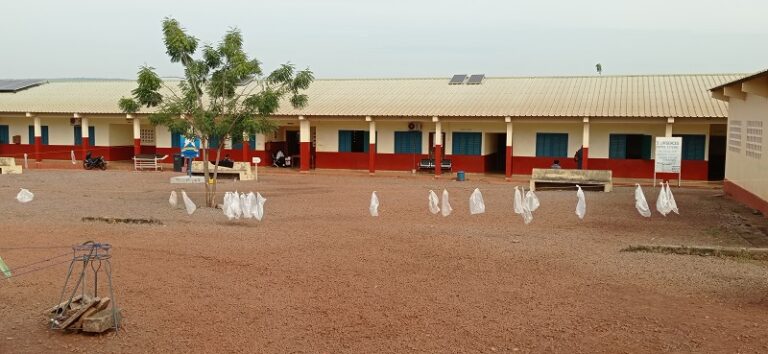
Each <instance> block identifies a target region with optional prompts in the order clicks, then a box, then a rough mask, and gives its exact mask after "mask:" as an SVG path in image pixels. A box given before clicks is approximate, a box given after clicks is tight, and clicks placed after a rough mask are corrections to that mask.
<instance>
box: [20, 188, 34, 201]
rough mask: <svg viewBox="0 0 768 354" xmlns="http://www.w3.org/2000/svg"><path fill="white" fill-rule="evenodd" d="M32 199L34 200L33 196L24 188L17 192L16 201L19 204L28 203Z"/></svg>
mask: <svg viewBox="0 0 768 354" xmlns="http://www.w3.org/2000/svg"><path fill="white" fill-rule="evenodd" d="M32 199H35V194H34V193H32V192H30V191H29V190H27V189H24V188H22V189H21V190H20V191H19V194H16V200H18V201H19V202H20V203H29V202H31V201H32Z"/></svg>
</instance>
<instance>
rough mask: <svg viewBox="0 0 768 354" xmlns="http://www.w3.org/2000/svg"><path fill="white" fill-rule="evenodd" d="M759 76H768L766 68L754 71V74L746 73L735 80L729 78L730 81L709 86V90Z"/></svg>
mask: <svg viewBox="0 0 768 354" xmlns="http://www.w3.org/2000/svg"><path fill="white" fill-rule="evenodd" d="M760 76H768V69H765V70H763V71H759V72H756V73H754V74H750V75H746V76H744V75H742V76H740V77H739V78H737V79H736V80H731V81H728V82H724V83H721V84H720V85H718V86H715V87H713V88H711V89H710V91H714V90H718V89H720V88H723V87H725V86H728V85H733V84H735V83H742V82H744V81H747V80H751V79H754V78H756V77H760Z"/></svg>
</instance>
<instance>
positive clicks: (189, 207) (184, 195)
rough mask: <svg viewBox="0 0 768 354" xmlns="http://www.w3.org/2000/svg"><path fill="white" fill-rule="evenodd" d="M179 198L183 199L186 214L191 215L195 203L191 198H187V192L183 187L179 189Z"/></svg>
mask: <svg viewBox="0 0 768 354" xmlns="http://www.w3.org/2000/svg"><path fill="white" fill-rule="evenodd" d="M181 199H182V200H184V208H185V209H187V214H188V215H192V213H194V212H195V210H197V205H195V203H194V202H193V201H192V199H189V197H188V196H187V192H185V191H184V190H183V189H182V190H181Z"/></svg>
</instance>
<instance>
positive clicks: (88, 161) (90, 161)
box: [83, 151, 107, 170]
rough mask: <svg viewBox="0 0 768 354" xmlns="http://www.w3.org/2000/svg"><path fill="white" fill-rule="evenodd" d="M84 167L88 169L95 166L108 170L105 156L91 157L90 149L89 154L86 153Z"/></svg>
mask: <svg viewBox="0 0 768 354" xmlns="http://www.w3.org/2000/svg"><path fill="white" fill-rule="evenodd" d="M83 168H85V169H86V170H92V169H94V168H98V169H101V170H106V169H107V161H104V156H99V157H97V158H91V152H90V151H89V152H88V153H87V154H85V160H83Z"/></svg>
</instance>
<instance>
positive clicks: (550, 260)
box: [0, 170, 768, 353]
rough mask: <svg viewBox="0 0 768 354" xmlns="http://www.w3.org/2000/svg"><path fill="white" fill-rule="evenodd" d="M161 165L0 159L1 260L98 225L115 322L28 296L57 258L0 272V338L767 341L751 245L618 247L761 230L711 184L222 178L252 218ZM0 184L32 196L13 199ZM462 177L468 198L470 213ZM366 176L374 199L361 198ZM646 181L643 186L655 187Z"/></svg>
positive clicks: (762, 281)
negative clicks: (440, 203)
mask: <svg viewBox="0 0 768 354" xmlns="http://www.w3.org/2000/svg"><path fill="white" fill-rule="evenodd" d="M172 175H173V174H172V173H151V172H150V173H133V172H109V171H107V172H99V171H92V172H83V171H43V170H36V171H25V174H23V175H19V176H10V175H3V176H2V177H0V257H2V258H3V259H4V260H5V261H6V262H7V263H8V264H9V266H10V267H11V268H13V267H14V266H18V265H23V264H27V263H30V262H34V261H38V260H41V259H45V258H46V257H50V256H52V255H58V254H62V253H65V252H67V251H68V247H69V246H71V245H73V244H76V243H81V242H83V241H87V240H96V241H100V242H108V243H111V244H112V245H113V246H114V250H113V253H114V258H113V266H114V283H115V287H116V294H115V296H116V298H117V301H118V304H119V306H120V307H121V308H122V309H123V314H124V317H125V319H124V321H123V325H124V328H123V330H122V331H121V332H120V333H119V335H117V336H115V335H114V334H112V333H109V334H105V335H98V336H87V335H82V334H67V333H61V332H51V331H49V330H48V329H47V326H46V319H45V317H44V316H43V315H42V312H43V310H44V309H46V308H48V307H50V306H52V305H54V304H55V303H56V301H57V300H58V297H59V291H60V289H61V286H62V284H63V281H64V276H65V274H66V271H67V265H66V264H62V265H57V266H53V267H49V268H46V269H44V270H41V271H37V272H33V273H29V274H26V275H22V276H19V277H17V278H12V279H11V280H10V281H8V280H0V353H62V352H94V353H112V352H120V353H122V352H126V353H144V352H158V353H184V352H200V353H214V352H242V353H255V352H263V353H407V352H429V353H446V352H450V353H480V352H483V353H491V352H523V353H525V352H558V353H624V352H629V353H649V352H699V353H719V352H722V353H735V352H741V353H750V352H751V353H760V352H763V353H765V352H768V336H766V333H768V298H767V297H766V296H768V264H766V263H761V262H757V261H748V260H742V259H723V258H715V257H699V256H680V255H663V254H647V253H625V252H620V250H621V249H622V248H624V247H626V246H627V245H630V244H639V243H644V244H673V245H676V244H685V245H715V246H750V245H758V246H764V245H765V244H766V235H765V230H766V229H765V228H766V225H768V222H766V220H765V219H763V218H761V217H760V216H755V215H752V214H751V213H750V211H749V210H748V209H746V208H743V207H740V206H738V205H737V204H735V203H734V202H732V201H729V200H727V199H725V198H723V197H722V196H721V192H720V191H718V190H706V189H675V190H674V192H675V197H676V199H677V203H678V205H679V206H680V209H681V215H679V216H677V215H673V216H669V217H666V218H664V217H662V216H660V215H659V214H657V213H654V215H653V217H651V218H650V219H644V218H641V217H640V216H639V215H638V213H637V212H636V211H635V209H634V198H633V189H631V188H617V189H616V190H615V191H614V192H613V193H600V192H587V216H586V218H585V220H583V221H579V220H578V219H577V217H576V215H575V214H574V209H575V204H576V197H575V193H574V192H573V191H542V192H540V193H538V196H539V199H540V200H541V208H540V209H539V210H538V211H536V212H535V213H534V221H533V223H532V224H531V225H527V226H526V225H524V224H523V222H522V219H521V218H520V217H519V216H517V215H515V214H513V212H512V197H513V190H512V186H511V185H510V184H501V183H489V182H484V181H468V182H455V181H450V180H447V179H445V180H437V181H435V180H433V179H431V178H429V177H426V176H425V177H422V178H397V177H391V176H389V177H368V176H359V175H351V176H350V175H346V176H345V175H339V174H322V173H321V174H315V175H309V176H306V175H298V174H292V173H291V174H286V173H270V172H267V173H265V174H262V176H261V181H260V182H233V181H224V182H222V183H221V184H220V186H219V188H220V190H234V189H238V190H240V191H251V190H253V191H259V192H261V193H262V194H263V195H264V196H265V197H266V198H267V203H266V217H265V219H264V220H263V221H262V222H257V221H255V220H239V221H227V220H226V218H225V217H224V215H223V214H222V213H221V211H220V210H213V209H202V210H198V211H197V212H196V213H195V214H194V216H192V217H188V216H187V215H186V213H184V212H183V211H182V210H180V209H176V210H174V209H171V208H170V207H169V205H168V195H169V193H170V191H171V190H172V189H173V188H174V187H175V186H172V185H170V184H169V183H168V178H169V177H170V176H172ZM20 187H24V188H29V189H30V190H32V192H34V193H35V200H34V201H33V202H31V203H27V204H20V203H18V202H16V200H15V199H14V197H15V195H16V193H17V192H18V190H19V188H20ZM475 187H479V188H480V189H481V190H482V191H483V193H484V198H485V203H486V209H487V212H486V213H485V214H482V215H475V216H471V215H469V212H468V198H469V195H470V193H471V191H472V189H474V188H475ZM443 188H448V190H449V192H450V193H451V201H452V204H453V207H454V214H453V215H451V216H449V217H447V218H443V217H442V216H435V215H432V214H430V213H429V211H428V208H427V192H428V191H429V189H435V191H436V192H438V193H439V192H440V191H442V189H443ZM187 190H188V191H189V192H200V191H201V190H202V186H200V185H197V186H187ZM373 190H376V191H377V192H378V194H379V197H380V200H381V208H380V214H381V216H380V217H378V218H372V217H371V216H370V215H369V214H368V203H369V198H370V194H371V191H373ZM190 195H191V196H192V198H193V199H194V200H195V201H196V202H198V203H200V202H201V201H202V200H203V196H202V194H199V193H191V194H190ZM646 197H647V198H648V200H649V203H651V204H653V203H654V202H655V200H656V191H655V190H652V189H651V188H646ZM83 217H119V218H154V219H158V220H160V221H161V222H162V223H163V224H164V225H162V226H158V225H119V224H106V223H98V222H83V221H81V218H83ZM43 264H45V263H43Z"/></svg>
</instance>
